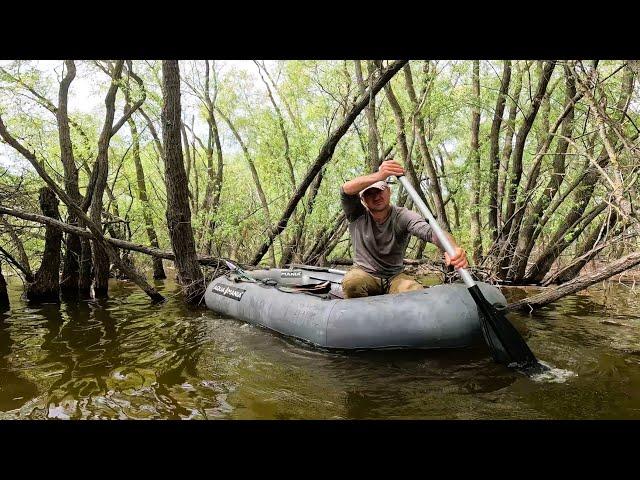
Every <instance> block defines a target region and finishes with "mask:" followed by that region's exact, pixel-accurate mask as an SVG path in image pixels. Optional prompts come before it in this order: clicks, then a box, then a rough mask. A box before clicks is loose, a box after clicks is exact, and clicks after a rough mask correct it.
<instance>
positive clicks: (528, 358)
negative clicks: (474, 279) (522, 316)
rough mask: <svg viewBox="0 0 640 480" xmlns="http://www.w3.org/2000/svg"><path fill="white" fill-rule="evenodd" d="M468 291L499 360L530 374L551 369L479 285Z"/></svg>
mask: <svg viewBox="0 0 640 480" xmlns="http://www.w3.org/2000/svg"><path fill="white" fill-rule="evenodd" d="M469 293H470V294H471V296H472V297H473V300H474V301H475V302H476V305H477V306H478V313H479V317H480V326H481V328H482V334H483V335H484V338H485V341H486V342H487V345H488V346H489V350H490V351H491V355H492V356H493V358H494V360H495V361H496V362H498V363H503V364H505V365H507V366H513V367H515V368H517V369H518V370H522V371H523V372H525V373H526V374H528V375H532V374H534V373H541V372H543V371H545V370H548V368H547V367H545V366H544V365H542V364H541V363H540V362H538V359H537V358H536V356H535V355H534V354H533V352H532V351H531V349H530V348H529V346H528V345H527V343H526V342H525V341H524V338H522V336H521V335H520V333H518V331H517V330H516V329H515V327H514V326H513V325H511V322H509V320H507V317H506V316H505V315H504V313H502V312H500V311H498V310H496V309H495V307H494V306H493V305H491V304H490V303H489V302H488V301H487V299H486V298H484V295H482V292H481V291H480V288H478V285H474V286H473V287H470V288H469Z"/></svg>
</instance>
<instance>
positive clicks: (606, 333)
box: [0, 279, 640, 419]
mask: <svg viewBox="0 0 640 480" xmlns="http://www.w3.org/2000/svg"><path fill="white" fill-rule="evenodd" d="M9 287H10V298H11V307H12V308H11V310H10V311H9V312H6V313H4V314H0V418H24V419H29V418H33V419H39V418H61V419H67V418H73V419H75V418H90V419H107V418H110V419H113V418H116V419H118V418H119V419H125V418H136V419H150V418H169V419H186V418H197V419H217V418H234V419H254V418H260V419H262V418H276V419H277V418H283V419H285V418H286V419H289V418H327V419H333V418H336V419H339V418H345V419H347V418H349V419H350V418H356V419H359V418H390V419H391V418H453V419H458V418H459V419H481V418H640V397H639V395H638V392H639V391H640V368H638V367H639V366H640V317H639V316H638V311H640V309H639V307H640V301H639V300H638V298H637V296H636V295H635V292H633V291H631V290H630V289H629V288H628V287H625V286H623V285H619V284H608V285H607V286H606V288H602V286H600V287H598V288H595V289H593V290H589V291H588V292H585V293H582V294H579V295H575V296H572V297H569V298H565V299H563V300H562V301H560V302H558V304H556V305H555V306H553V307H547V308H544V309H542V310H541V311H539V312H536V314H535V315H532V316H529V315H519V314H511V315H510V318H511V320H512V321H513V322H514V324H515V325H516V326H517V328H518V329H519V330H520V331H521V332H522V333H523V334H524V336H525V337H526V339H527V342H528V343H529V345H530V346H531V348H532V350H533V351H534V352H535V353H536V354H537V356H538V357H539V358H540V359H541V360H543V361H544V362H545V363H547V364H549V365H551V366H552V367H554V368H555V369H557V370H554V372H556V373H555V374H554V376H553V377H550V378H540V379H535V380H532V379H529V378H526V377H524V376H522V375H520V374H518V373H516V372H513V371H511V370H508V369H506V368H504V367H502V366H500V365H497V364H495V363H494V362H493V361H492V360H491V358H490V357H489V355H488V353H487V351H486V349H485V348H483V347H478V348H475V349H469V350H449V351H444V350H443V351H377V352H356V353H346V352H336V351H328V350H321V349H315V348H311V347H309V346H308V345H306V344H304V343H302V342H298V341H294V340H291V339H287V338H285V337H282V336H280V335H277V334H273V333H271V332H269V331H267V330H264V329H261V328H258V327H254V326H250V325H247V324H244V323H242V322H239V321H236V320H233V319H222V318H218V317H216V316H215V315H214V314H213V313H211V312H209V311H207V310H206V309H203V308H194V307H189V306H186V305H184V304H182V303H181V302H180V300H179V299H178V298H176V297H175V295H176V293H177V289H176V286H175V284H174V283H173V282H169V281H167V282H156V287H157V288H159V289H160V290H161V291H162V292H163V293H164V294H165V295H168V296H169V298H170V300H169V302H168V303H166V304H164V305H152V304H151V303H150V302H149V301H148V299H147V298H146V296H145V295H144V294H143V293H141V292H140V291H139V290H137V288H136V287H135V286H133V285H131V284H129V283H127V282H119V281H112V283H111V286H110V293H111V298H110V299H108V300H99V301H90V302H78V303H64V304H62V305H53V304H48V305H38V306H33V305H27V304H26V303H25V302H24V301H23V300H22V299H21V298H20V294H21V290H22V286H21V284H20V283H19V282H17V281H15V279H13V280H12V281H10V283H9ZM505 294H506V295H507V297H511V298H514V299H515V298H516V297H518V298H521V297H522V296H525V295H526V293H525V292H521V291H520V292H519V291H515V290H513V291H506V292H505Z"/></svg>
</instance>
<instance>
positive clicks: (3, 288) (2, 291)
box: [0, 262, 10, 312]
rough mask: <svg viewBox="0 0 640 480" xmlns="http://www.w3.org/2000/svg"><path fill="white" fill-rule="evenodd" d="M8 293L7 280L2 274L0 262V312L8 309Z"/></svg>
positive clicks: (0, 263)
mask: <svg viewBox="0 0 640 480" xmlns="http://www.w3.org/2000/svg"><path fill="white" fill-rule="evenodd" d="M9 307H10V305H9V294H8V293H7V282H6V280H5V279H4V276H3V275H2V262H0V312H6V311H7V310H9Z"/></svg>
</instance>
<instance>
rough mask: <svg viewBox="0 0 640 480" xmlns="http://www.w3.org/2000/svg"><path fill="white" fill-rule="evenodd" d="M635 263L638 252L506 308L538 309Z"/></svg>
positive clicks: (637, 261)
mask: <svg viewBox="0 0 640 480" xmlns="http://www.w3.org/2000/svg"><path fill="white" fill-rule="evenodd" d="M636 265H640V252H634V253H631V254H629V255H627V256H625V257H623V258H621V259H620V260H616V261H615V262H613V263H610V264H608V265H606V266H605V267H603V268H601V269H599V270H598V271H596V272H594V273H590V274H583V275H580V276H579V277H577V278H575V279H574V280H572V281H570V282H568V283H565V284H564V285H561V286H559V287H553V288H548V289H546V290H545V291H544V292H542V293H539V294H538V295H534V296H532V297H529V298H525V299H524V300H520V301H518V302H514V303H510V304H509V305H507V310H510V311H513V310H524V311H527V310H529V311H532V310H535V309H538V308H540V307H543V306H545V305H548V304H550V303H552V302H555V301H556V300H558V299H560V298H562V297H566V296H567V295H571V294H572V293H576V292H579V291H580V290H584V289H585V288H587V287H590V286H591V285H594V284H596V283H598V282H601V281H603V280H606V279H607V278H610V277H612V276H614V275H617V274H618V273H621V272H624V271H625V270H628V269H630V268H633V267H635V266H636Z"/></svg>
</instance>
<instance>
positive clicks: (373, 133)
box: [354, 60, 380, 172]
mask: <svg viewBox="0 0 640 480" xmlns="http://www.w3.org/2000/svg"><path fill="white" fill-rule="evenodd" d="M354 66H355V72H356V81H357V82H358V88H359V93H360V95H364V93H365V92H366V86H365V83H364V78H363V76H362V66H361V64H360V60H355V62H354ZM369 72H370V74H371V73H373V69H371V68H370V69H369ZM372 80H373V78H372V77H371V75H369V83H371V81H372ZM366 111H367V126H368V128H369V135H368V138H367V140H368V153H369V157H368V158H367V166H368V168H367V170H368V171H370V172H377V171H378V167H379V166H380V154H379V153H378V126H377V123H376V102H369V104H368V105H367V108H366Z"/></svg>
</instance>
